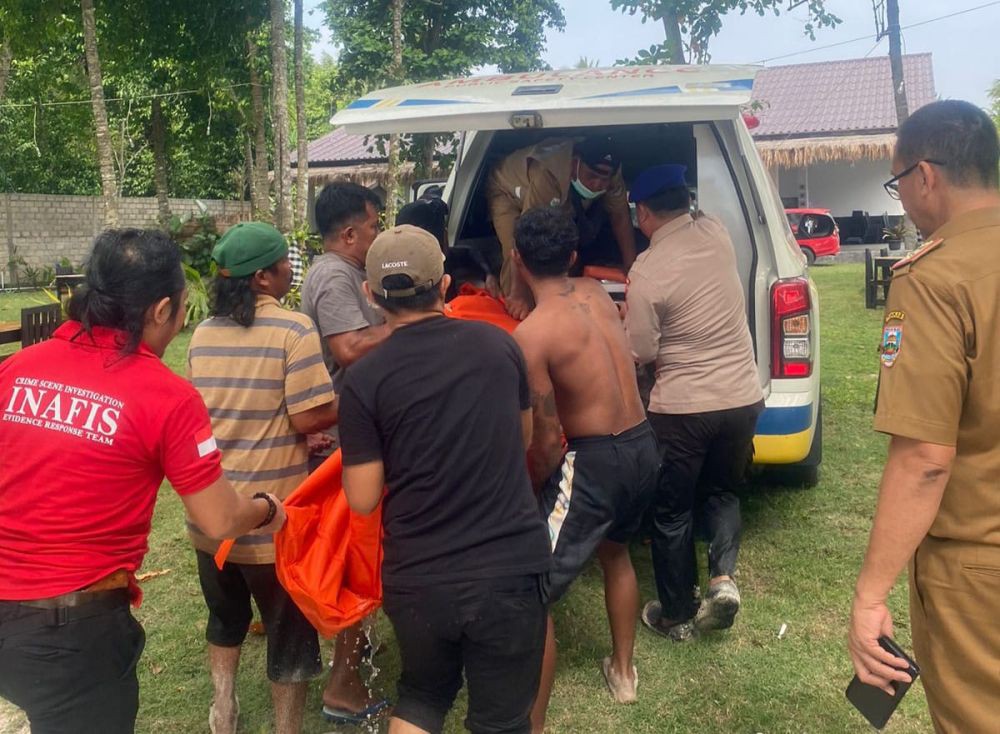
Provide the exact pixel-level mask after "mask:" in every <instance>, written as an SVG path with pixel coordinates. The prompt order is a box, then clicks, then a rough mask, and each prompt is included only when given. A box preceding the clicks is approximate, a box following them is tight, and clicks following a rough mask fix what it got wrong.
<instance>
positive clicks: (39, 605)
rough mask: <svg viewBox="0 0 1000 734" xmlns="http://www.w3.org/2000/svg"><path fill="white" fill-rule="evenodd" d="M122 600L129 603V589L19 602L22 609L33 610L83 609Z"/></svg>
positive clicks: (82, 592) (79, 593)
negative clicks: (97, 603) (87, 605)
mask: <svg viewBox="0 0 1000 734" xmlns="http://www.w3.org/2000/svg"><path fill="white" fill-rule="evenodd" d="M115 599H120V600H121V601H122V603H127V602H128V589H126V588H118V589H105V590H103V591H86V590H84V591H71V592H69V593H68V594H60V595H59V596H53V597H49V598H48V599H29V600H27V601H19V602H17V603H18V604H20V605H21V606H22V607H31V608H32V609H67V608H70V607H81V606H83V605H84V604H92V603H93V602H97V601H112V600H115Z"/></svg>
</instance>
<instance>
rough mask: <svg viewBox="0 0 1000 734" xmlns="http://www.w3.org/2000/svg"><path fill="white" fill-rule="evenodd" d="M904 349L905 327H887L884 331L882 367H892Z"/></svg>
mask: <svg viewBox="0 0 1000 734" xmlns="http://www.w3.org/2000/svg"><path fill="white" fill-rule="evenodd" d="M902 347H903V327H902V326H886V327H885V328H884V329H882V349H881V350H880V351H881V352H882V355H881V357H882V365H883V366H885V367H892V366H893V365H894V364H895V363H896V359H897V358H898V357H899V350H900V349H902Z"/></svg>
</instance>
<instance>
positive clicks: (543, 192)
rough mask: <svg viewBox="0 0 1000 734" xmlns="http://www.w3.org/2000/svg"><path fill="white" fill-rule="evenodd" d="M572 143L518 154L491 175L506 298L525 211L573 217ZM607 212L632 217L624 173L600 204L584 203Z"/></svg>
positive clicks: (555, 141) (546, 143) (556, 141)
mask: <svg viewBox="0 0 1000 734" xmlns="http://www.w3.org/2000/svg"><path fill="white" fill-rule="evenodd" d="M574 145H575V142H574V141H573V140H571V139H567V138H550V139H548V140H543V141H542V142H540V143H538V144H536V145H532V146H529V147H527V148H521V149H520V150H515V151H514V152H513V153H511V154H510V155H508V156H507V157H506V158H504V159H503V160H502V161H501V162H500V163H499V164H498V165H497V166H496V167H495V168H494V169H493V170H492V171H491V172H490V178H489V182H488V183H487V186H486V199H487V201H488V203H489V207H490V218H491V219H492V220H493V227H494V229H496V232H497V238H498V239H499V240H500V247H501V249H502V250H503V270H502V271H501V273H500V283H501V285H502V286H503V289H504V292H507V291H509V285H510V267H511V265H510V252H511V250H513V249H514V224H515V223H516V222H517V220H518V218H519V217H520V216H521V215H522V214H524V213H525V212H526V211H529V210H531V209H536V208H538V207H559V208H561V209H563V210H564V211H565V212H566V213H567V214H570V215H572V214H573V202H572V201H571V200H570V181H571V180H572V178H573V174H574V171H573V146H574ZM598 203H599V204H600V205H601V206H604V207H605V208H606V209H607V210H608V212H609V213H610V212H613V211H614V212H618V213H619V215H624V216H626V217H628V216H631V215H630V214H629V209H628V193H627V192H626V190H625V181H624V180H623V179H622V174H621V169H620V168H619V170H618V172H617V173H615V175H614V177H613V178H612V179H611V185H610V186H609V187H608V190H607V191H605V192H604V195H603V196H601V197H600V199H597V200H591V201H585V202H583V206H584V207H588V206H592V205H594V204H598Z"/></svg>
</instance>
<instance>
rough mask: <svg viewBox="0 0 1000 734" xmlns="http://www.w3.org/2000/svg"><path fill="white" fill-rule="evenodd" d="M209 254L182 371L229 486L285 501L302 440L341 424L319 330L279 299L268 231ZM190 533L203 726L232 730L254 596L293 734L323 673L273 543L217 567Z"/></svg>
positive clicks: (237, 230)
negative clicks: (199, 316) (206, 290)
mask: <svg viewBox="0 0 1000 734" xmlns="http://www.w3.org/2000/svg"><path fill="white" fill-rule="evenodd" d="M212 258H213V259H214V260H215V262H216V263H217V264H218V266H219V277H218V278H217V279H216V281H215V293H214V302H213V304H212V317H211V318H209V319H207V320H206V321H204V322H203V323H201V324H200V325H199V326H198V328H196V329H195V332H194V334H193V335H192V337H191V345H190V348H189V350H188V365H189V376H190V378H191V381H192V382H193V384H194V386H195V388H197V390H198V391H199V392H200V393H201V396H202V398H203V399H204V400H205V404H206V405H207V406H208V410H209V415H210V417H211V420H212V432H213V434H214V436H215V438H216V442H217V444H218V447H219V449H220V450H221V451H222V466H223V469H224V470H225V473H226V476H227V478H228V479H229V481H230V482H232V484H233V486H234V487H235V488H236V490H237V491H238V492H240V493H242V494H246V495H254V494H255V493H257V492H261V491H265V490H266V491H270V492H273V493H274V494H275V495H276V496H277V497H279V498H281V499H284V498H286V497H287V496H288V495H289V494H290V493H291V492H292V490H294V489H295V488H296V487H297V486H298V485H299V484H300V483H301V482H302V480H303V479H305V478H306V475H307V473H308V458H309V454H308V449H307V447H306V435H307V434H309V433H313V432H315V431H320V430H323V429H325V428H328V427H330V426H331V425H333V424H334V423H336V421H337V399H336V396H335V395H334V393H333V386H332V384H331V381H330V375H329V373H328V372H327V371H326V368H325V367H324V366H323V355H322V351H321V349H320V341H319V335H318V334H317V333H316V328H315V327H314V326H313V324H312V322H311V321H310V320H309V318H308V317H307V316H305V315H303V314H299V313H295V312H292V311H287V310H285V309H284V308H282V307H281V305H280V303H279V300H280V299H281V298H282V297H284V296H285V294H287V293H288V290H289V288H290V287H291V275H292V273H291V266H290V265H289V262H288V246H287V245H286V243H285V239H284V237H283V236H282V235H281V233H280V232H278V230H276V229H275V228H274V227H272V226H271V225H269V224H264V223H261V222H244V223H241V224H237V225H236V226H234V227H232V228H230V229H229V230H228V231H227V232H226V233H225V234H224V235H223V236H222V238H221V239H220V240H219V242H218V244H217V245H216V247H215V249H214V250H213V251H212ZM188 532H189V534H190V537H191V540H192V542H193V543H194V546H195V550H196V555H197V558H198V575H199V578H200V581H201V588H202V592H203V593H204V597H205V602H206V604H207V606H208V612H209V614H208V626H207V631H206V638H207V640H208V649H209V666H210V668H211V673H212V683H213V685H214V688H215V696H214V700H213V703H212V705H211V707H210V709H209V727H210V729H211V730H212V731H213V732H216V734H223V733H224V732H225V733H227V734H228V733H229V732H233V733H235V731H236V721H237V716H238V713H239V705H238V703H237V699H236V693H235V682H236V672H237V668H238V666H239V659H240V648H241V645H242V643H243V639H244V638H245V637H246V634H247V630H248V627H249V625H250V621H251V617H252V609H251V605H250V599H251V597H253V599H255V600H256V602H257V606H258V608H259V609H260V612H261V616H262V617H263V620H264V627H265V630H266V632H267V674H268V678H269V679H270V680H271V695H272V699H273V702H274V710H275V731H277V732H281V733H284V734H291V733H293V732H298V731H300V729H301V727H302V715H303V708H304V704H305V698H306V687H307V685H308V681H309V680H310V679H311V678H314V677H316V676H318V675H319V674H320V673H321V672H322V669H323V666H322V663H321V659H320V648H319V640H318V637H317V634H316V631H315V629H313V627H312V626H311V625H310V624H309V622H308V621H307V620H306V618H305V617H304V616H303V615H302V613H301V612H300V611H299V609H298V607H296V606H295V603H294V602H293V601H292V599H291V598H290V597H289V596H288V594H287V593H286V592H285V590H284V589H283V588H282V586H281V584H280V583H278V579H277V576H276V574H275V568H274V544H273V539H272V538H271V537H270V536H255V537H250V536H245V537H242V538H237V539H236V544H235V545H234V546H233V549H232V551H231V553H230V555H229V558H228V560H227V562H226V563H225V565H224V566H223V568H222V569H221V570H220V569H218V568H217V567H216V565H215V562H214V558H213V556H214V554H215V552H216V550H217V548H218V542H217V541H213V540H211V539H210V538H209V537H208V536H207V535H205V534H204V533H202V532H201V530H200V529H199V528H198V527H197V526H195V525H194V523H192V522H191V521H190V520H189V521H188Z"/></svg>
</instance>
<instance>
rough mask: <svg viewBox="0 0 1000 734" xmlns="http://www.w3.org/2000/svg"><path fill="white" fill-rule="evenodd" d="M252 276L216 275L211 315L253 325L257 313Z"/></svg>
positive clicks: (241, 324)
mask: <svg viewBox="0 0 1000 734" xmlns="http://www.w3.org/2000/svg"><path fill="white" fill-rule="evenodd" d="M272 267H273V266H272ZM253 278H254V276H253V275H248V276H246V277H245V278H225V277H223V276H221V275H217V276H216V277H215V298H213V299H212V315H213V316H222V317H224V318H230V319H232V320H233V321H235V322H236V323H237V324H239V325H240V326H247V327H249V326H253V319H254V316H255V315H256V313H257V294H256V293H254V292H253V289H252V288H251V284H252V283H253Z"/></svg>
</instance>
